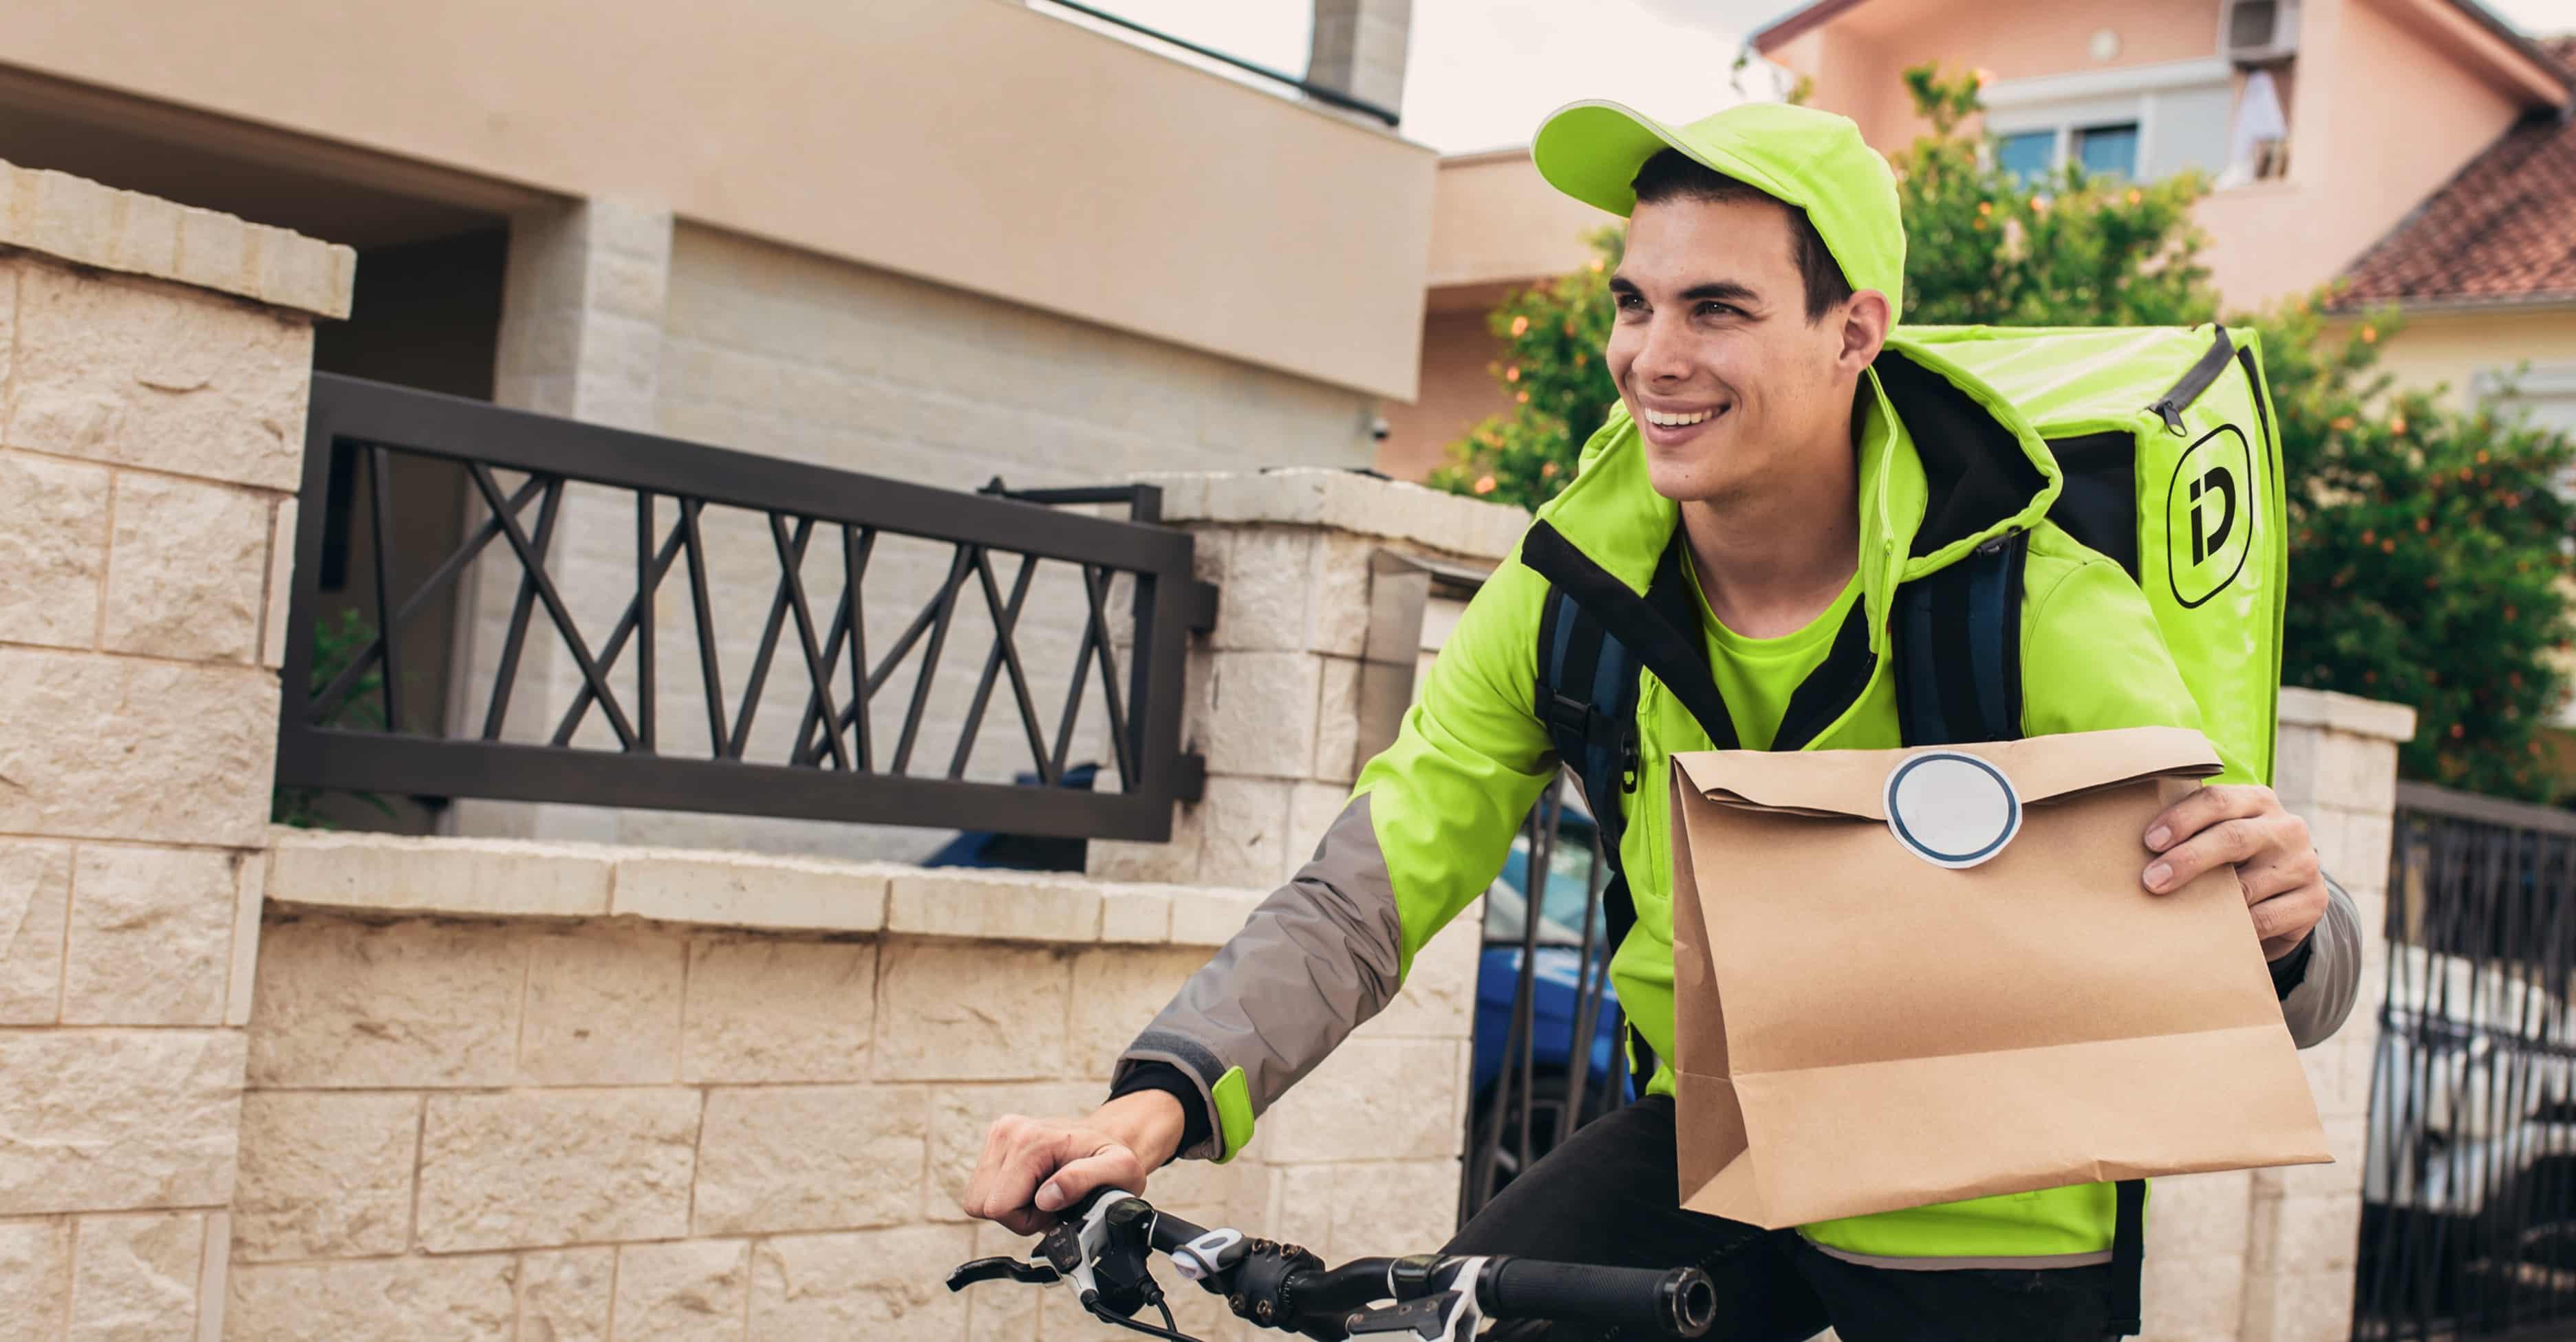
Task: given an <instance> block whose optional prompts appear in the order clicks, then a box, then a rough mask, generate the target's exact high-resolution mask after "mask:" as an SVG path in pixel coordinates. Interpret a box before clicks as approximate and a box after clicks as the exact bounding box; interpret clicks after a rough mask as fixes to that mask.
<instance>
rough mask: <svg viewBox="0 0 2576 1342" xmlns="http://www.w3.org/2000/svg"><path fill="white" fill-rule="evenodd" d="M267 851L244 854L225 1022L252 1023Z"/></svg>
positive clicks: (227, 978)
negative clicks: (251, 998)
mask: <svg viewBox="0 0 2576 1342" xmlns="http://www.w3.org/2000/svg"><path fill="white" fill-rule="evenodd" d="M268 863H269V855H268V854H267V853H246V854H244V855H243V856H242V862H241V873H240V876H239V879H238V880H236V881H235V883H234V885H235V889H234V890H233V958H232V964H231V965H230V966H228V967H227V968H226V969H225V971H224V1024H226V1025H248V1024H250V989H251V978H252V976H253V975H254V974H256V973H258V971H259V918H260V914H261V913H262V912H264V911H265V910H266V909H267V907H268Z"/></svg>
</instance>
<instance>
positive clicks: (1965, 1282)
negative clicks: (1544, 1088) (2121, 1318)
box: [1446, 1095, 2111, 1342]
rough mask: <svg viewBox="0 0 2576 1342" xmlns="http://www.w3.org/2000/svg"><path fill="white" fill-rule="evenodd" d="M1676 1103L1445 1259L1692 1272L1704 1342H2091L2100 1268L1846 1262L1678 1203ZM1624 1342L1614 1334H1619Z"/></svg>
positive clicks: (1511, 1196)
mask: <svg viewBox="0 0 2576 1342" xmlns="http://www.w3.org/2000/svg"><path fill="white" fill-rule="evenodd" d="M1678 1183H1679V1175H1678V1174H1677V1172H1676V1170H1675V1167H1674V1157H1673V1103H1672V1101H1671V1100H1670V1099H1668V1098H1666V1097H1664V1096H1661V1095H1650V1096H1648V1097H1646V1098H1645V1099H1644V1100H1641V1101H1639V1102H1637V1103H1636V1104H1632V1105H1629V1106H1628V1107H1627V1108H1625V1109H1621V1110H1618V1111H1616V1112H1613V1113H1611V1114H1609V1115H1608V1116H1606V1117H1604V1118H1602V1119H1600V1120H1599V1121H1597V1122H1595V1123H1593V1124H1591V1125H1589V1126H1587V1127H1585V1128H1584V1129H1583V1130H1582V1131H1581V1132H1578V1133H1576V1134H1575V1135H1574V1139H1573V1140H1572V1141H1569V1142H1567V1143H1566V1144H1565V1145H1563V1146H1561V1147H1559V1148H1557V1149H1556V1150H1554V1151H1551V1152H1549V1153H1548V1155H1547V1157H1546V1158H1545V1159H1543V1160H1540V1161H1538V1162H1537V1163H1535V1164H1534V1165H1532V1166H1531V1167H1530V1169H1529V1171H1528V1172H1527V1173H1525V1174H1523V1175H1522V1176H1520V1177H1519V1178H1517V1179H1514V1180H1513V1181H1512V1182H1511V1184H1510V1185H1509V1186H1508V1187H1506V1188H1505V1189H1504V1190H1503V1191H1502V1193H1501V1194H1499V1195H1498V1196H1496V1197H1495V1199H1494V1200H1493V1201H1492V1202H1491V1203H1489V1204H1487V1205H1486V1207H1485V1209H1484V1210H1483V1211H1481V1212H1478V1213H1477V1214H1476V1218H1475V1219H1474V1220H1472V1221H1470V1222H1468V1223H1467V1226H1466V1228H1465V1229H1463V1230H1460V1231H1459V1232H1458V1236H1457V1238H1456V1239H1453V1240H1451V1241H1450V1242H1449V1247H1448V1249H1447V1250H1446V1252H1449V1253H1455V1254H1514V1255H1519V1256H1522V1257H1528V1258H1548V1259H1556V1260H1559V1261H1563V1262H1574V1263H1600V1264H1604V1265H1610V1266H1620V1267H1655V1268H1665V1267H1681V1266H1684V1265H1690V1266H1695V1267H1697V1268H1699V1269H1700V1270H1701V1271H1703V1272H1706V1273H1707V1274H1708V1275H1709V1279H1710V1280H1711V1281H1712V1282H1714V1283H1715V1284H1716V1286H1717V1326H1716V1327H1715V1328H1713V1329H1711V1330H1710V1331H1709V1334H1708V1337H1709V1342H1805V1339H1807V1338H1810V1337H1813V1336H1814V1335H1816V1334H1817V1333H1820V1332H1822V1331H1824V1329H1825V1328H1826V1327H1827V1326H1828V1325H1830V1326H1832V1328H1833V1329H1834V1331H1835V1333H1837V1334H1838V1335H1839V1336H1840V1337H1841V1338H1842V1342H1972V1340H1973V1342H2101V1339H2102V1338H2104V1337H2106V1336H2108V1334H2109V1318H2110V1299H2111V1269H2110V1268H2109V1267H2108V1266H2101V1267H2072V1268H2051V1269H2048V1270H2046V1271H1980V1270H1976V1269H1964V1270H1959V1271H1935V1272H1912V1271H1903V1270H1897V1269H1887V1268H1869V1267H1861V1266H1858V1265H1855V1264H1852V1263H1846V1262H1844V1261H1842V1260H1841V1259H1838V1258H1835V1257H1833V1256H1832V1255H1830V1254H1826V1253H1823V1252H1821V1251H1819V1250H1817V1249H1816V1248H1815V1246H1813V1245H1811V1244H1809V1243H1807V1242H1806V1241H1805V1240H1804V1239H1802V1238H1800V1237H1799V1235H1798V1232H1796V1231H1794V1230H1761V1229H1757V1228H1755V1227H1753V1226H1749V1225H1745V1224H1743V1223H1742V1222H1739V1221H1728V1220H1724V1219H1721V1218H1719V1217H1715V1216H1702V1215H1700V1214H1699V1213H1697V1212H1688V1211H1683V1210H1682V1209H1681V1208H1679V1207H1678V1206H1676V1205H1675V1203H1676V1201H1677V1198H1676V1193H1675V1190H1676V1187H1677V1186H1678ZM1486 1336H1487V1337H1488V1338H1490V1339H1497V1340H1499V1339H1505V1338H1509V1339H1513V1342H1523V1340H1528V1342H1536V1340H1537V1339H1546V1342H1576V1340H1577V1339H1581V1340H1583V1342H1593V1340H1595V1339H1606V1338H1608V1337H1611V1336H1613V1334H1611V1333H1610V1332H1608V1331H1607V1330H1604V1329H1601V1328H1599V1327H1586V1326H1579V1325H1572V1324H1566V1325H1557V1326H1553V1327H1551V1326H1550V1325H1548V1324H1545V1323H1528V1322H1523V1323H1505V1324H1500V1325H1497V1326H1496V1327H1495V1328H1494V1330H1493V1331H1492V1332H1489V1333H1488V1334H1487V1335H1486ZM1621 1336H1625V1335H1621Z"/></svg>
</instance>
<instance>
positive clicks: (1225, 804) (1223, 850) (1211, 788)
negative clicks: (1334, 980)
mask: <svg viewBox="0 0 2576 1342" xmlns="http://www.w3.org/2000/svg"><path fill="white" fill-rule="evenodd" d="M1245 655H1247V656H1250V655H1254V654H1245ZM1281 711H1284V710H1281ZM1290 790H1291V789H1290V786H1289V784H1287V783H1284V782H1276V781H1273V780H1270V779H1266V778H1231V777H1223V776H1217V777H1211V778H1209V779H1208V780H1207V800H1205V801H1204V802H1202V803H1200V805H1199V810H1201V811H1203V812H1205V815H1204V817H1203V819H1202V824H1203V825H1204V827H1205V830H1206V835H1207V837H1206V840H1205V843H1204V845H1203V846H1202V847H1201V849H1200V851H1199V870H1198V877H1197V879H1198V881H1199V882H1200V883H1201V884H1204V885H1214V886H1224V887H1227V888H1230V889H1235V890H1265V891H1266V890H1272V889H1275V888H1277V887H1278V884H1279V872H1280V869H1281V867H1282V866H1283V865H1284V864H1285V863H1286V861H1287V858H1288V794H1289V792H1290ZM1172 939H1173V940H1174V941H1179V940H1181V917H1180V910H1179V908H1178V907H1177V906H1175V908H1174V909H1173V916H1172Z"/></svg>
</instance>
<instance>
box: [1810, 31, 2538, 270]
mask: <svg viewBox="0 0 2576 1342" xmlns="http://www.w3.org/2000/svg"><path fill="white" fill-rule="evenodd" d="M2103 28H2107V29H2109V30H2110V31H2112V32H2114V33H2115V34H2117V35H2118V36H2119V38H2120V50H2119V54H2118V55H2117V56H2115V57H2114V58H2113V59H2112V60H2110V61H2108V62H2102V61H2096V60H2094V59H2093V58H2092V56H2091V54H2090V52H2089V51H2088V50H2087V49H2086V44H2087V43H2088V42H2089V40H2090V38H2091V36H2092V34H2093V33H2094V32H2095V31H2096V30H2097V29H2103ZM2218 43H2219V6H2218V5H2217V4H2216V3H2215V0H2158V3H2155V4H2151V5H2129V6H2122V7H2121V8H2120V10H2119V12H2118V13H2117V14H2116V15H2114V14H2110V13H2108V12H2106V13H2105V15H2104V16H2103V19H2102V21H2101V22H2099V23H2091V22H2074V23H2070V22H2067V21H2066V19H2065V16H2064V14H2063V12H2062V7H2061V6H2053V5H2049V4H2045V3H2042V2H2041V0H2010V2H2008V3H2002V4H1993V5H1978V6H1963V5H1958V4H1955V3H1948V2H1947V0H1939V2H1936V0H1871V3H1868V4H1863V5H1860V6H1858V7H1856V8H1854V9H1852V10H1850V11H1849V12H1847V13H1845V14H1843V15H1840V16H1837V17H1835V18H1832V19H1830V20H1827V21H1826V22H1825V23H1824V24H1823V25H1821V26H1819V27H1817V28H1813V29H1810V30H1808V31H1806V32H1804V33H1802V34H1799V35H1798V36H1796V37H1793V38H1791V39H1790V40H1788V41H1786V42H1783V43H1781V44H1779V45H1778V46H1777V47H1776V48H1775V49H1774V50H1773V51H1772V52H1771V53H1770V54H1771V57H1772V59H1774V60H1777V61H1779V62H1780V63H1781V64H1783V65H1785V66H1787V67H1788V68H1789V69H1791V70H1794V71H1798V72H1800V73H1803V74H1806V75H1809V76H1810V77H1812V78H1813V79H1814V80H1815V89H1814V96H1813V98H1812V102H1813V105H1815V106H1818V107H1822V108H1824V109H1826V110H1828V111H1833V112H1840V113H1842V114H1844V115H1846V116H1849V117H1851V118H1853V119H1854V120H1856V121H1858V122H1859V123H1860V126H1861V131H1862V133H1863V134H1864V135H1865V136H1866V137H1867V138H1868V139H1869V142H1870V143H1871V144H1874V145H1877V146H1879V147H1880V148H1881V149H1885V150H1891V151H1892V150H1895V149H1898V148H1901V147H1902V146H1904V145H1905V144H1907V143H1908V142H1910V141H1911V140H1912V139H1913V138H1914V137H1915V136H1917V135H1919V134H1922V133H1924V132H1925V131H1927V130H1928V129H1929V127H1928V126H1927V125H1925V123H1924V122H1923V121H1922V120H1921V119H1920V118H1918V117H1916V116H1915V115H1914V114H1913V111H1912V108H1911V104H1910V103H1909V101H1908V98H1907V95H1906V92H1905V90H1904V88H1903V86H1902V84H1901V82H1900V80H1899V74H1900V72H1902V71H1903V70H1904V69H1905V68H1906V67H1908V66H1911V65H1915V64H1919V63H1921V62H1923V61H1927V60H1936V59H1937V60H1939V61H1941V62H1942V63H1943V64H1944V65H1945V66H1947V67H1948V68H1950V69H1951V70H1953V71H1956V70H1959V69H1962V68H1977V69H1983V70H1986V71H1988V72H1989V73H1991V74H1992V76H1993V77H1994V78H1995V79H1997V80H1998V81H2009V80H2018V79H2029V78H2038V77H2045V76H2059V75H2070V74H2075V73H2087V72H2111V71H2116V70H2119V69H2121V68H2124V67H2130V66H2141V65H2155V64H2160V63H2170V62H2176V61H2184V60H2193V59H2204V58H2210V57H2214V56H2216V55H2217V54H2218V52H2219V45H2218ZM2238 82H2239V84H2240V86H2241V83H2242V81H2241V79H2240V80H2239V81H2238ZM2287 96H2288V99H2289V103H2290V105H2289V106H2288V107H2287V108H2286V109H2285V110H2286V111H2287V113H2288V117H2289V123H2290V141H2291V146H2292V154H2291V167H2290V174H2289V176H2288V177H2286V178H2284V179H2279V180H2274V181H2263V182H2255V183H2251V184H2248V185H2245V186H2240V187H2234V188H2231V189H2229V190H2225V191H2219V192H2216V193H2214V194H2212V195H2211V196H2209V197H2208V198H2207V199H2205V200H2203V201H2202V202H2201V203H2200V206H2199V208H2198V210H2197V212H2196V215H2197V218H2198V221H2199V223H2200V225H2201V227H2202V228H2203V229H2205V230H2207V232H2208V233H2209V235H2210V239H2211V247H2210V249H2209V251H2208V253H2207V254H2206V260H2207V262H2208V264H2209V267H2210V272H2211V275H2212V278H2213V280H2214V282H2215V283H2216V284H2217V286H2218V289H2219V291H2220V293H2222V294H2223V295H2224V296H2225V298H2226V301H2227V303H2228V304H2229V306H2230V307H2232V308H2240V309H2246V308H2255V307H2260V306H2262V305H2264V304H2266V303H2269V302H2271V301H2273V300H2275V299H2278V298H2281V297H2284V296H2286V295H2290V294H2295V293H2301V292H2305V291H2307V290H2310V289H2313V288H2315V287H2316V286H2318V285H2320V284H2323V283H2325V282H2326V281H2327V280H2329V279H2331V278H2332V277H2333V276H2335V275H2336V274H2337V273H2339V272H2341V271H2342V269H2343V268H2344V267H2345V266H2347V265H2349V264H2350V263H2351V262H2352V261H2353V260H2354V259H2355V258H2357V257H2359V256H2360V255H2361V253H2362V252H2363V251H2364V250H2366V249H2367V248H2368V247H2369V246H2370V244H2372V243H2373V242H2376V241H2377V240H2378V239H2379V238H2380V237H2381V236H2382V235H2384V234H2385V233H2387V231H2388V230H2389V229H2390V228H2391V227H2393V226H2395V224H2396V223H2397V222H2398V221H2399V220H2400V219H2402V218H2404V217H2405V215H2406V213H2407V211H2409V210H2411V209H2413V208H2414V207H2415V205H2416V204H2417V203H2418V202H2419V201H2421V200H2423V198H2424V197H2425V196H2426V195H2427V194H2429V193H2430V192H2432V191H2433V190H2434V189H2435V188H2436V187H2439V186H2440V185H2441V184H2442V183H2443V182H2444V181H2447V180H2448V179H2449V178H2450V176H2451V174H2453V173H2454V172H2456V171H2458V170H2459V168H2460V166H2461V165H2462V164H2464V163H2466V162H2467V161H2468V160H2469V159H2470V158H2471V157H2473V156H2474V155H2475V154H2476V153H2477V152H2478V151H2479V150H2481V149H2483V148H2485V147H2486V146H2487V145H2488V144H2489V143H2491V142H2492V141H2493V140H2494V139H2495V138H2496V137H2497V136H2498V135H2500V134H2502V133H2503V132H2504V130H2505V128H2506V127H2508V126H2510V125H2511V124H2512V123H2513V121H2514V119H2515V117H2517V116H2518V115H2520V114H2521V112H2522V111H2523V110H2524V109H2526V108H2536V107H2542V106H2548V105H2552V104H2554V103H2559V102H2564V101H2565V99H2566V97H2567V94H2566V91H2565V90H2564V89H2563V88H2560V87H2559V86H2558V85H2557V84H2556V83H2555V82H2554V81H2553V80H2551V79H2550V78H2549V77H2548V76H2547V75H2546V74H2545V73H2544V72H2543V71H2541V70H2540V68H2539V67H2538V66H2537V65H2535V64H2533V63H2532V61H2531V60H2530V59H2529V58H2528V57H2526V56H2524V55H2522V54H2521V53H2519V52H2517V51H2515V50H2513V49H2511V48H2510V47H2508V46H2507V45H2506V44H2505V43H2504V42H2503V41H2502V40H2501V39H2499V38H2497V37H2495V36H2494V35H2493V34H2492V33H2489V32H2487V31H2485V30H2484V29H2482V28H2480V27H2478V26H2477V25H2476V24H2475V23H2474V22H2472V21H2471V20H2469V19H2467V18H2465V17H2464V16H2462V15H2460V14H2459V13H2458V9H2457V6H2455V5H2454V4H2452V3H2451V0H2308V3H2305V4H2302V5H2301V6H2299V33H2298V55H2297V59H2296V63H2295V65H2294V66H2293V67H2292V78H2291V79H2290V80H2289V81H2288V88H2287Z"/></svg>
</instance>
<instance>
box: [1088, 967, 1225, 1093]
mask: <svg viewBox="0 0 2576 1342" xmlns="http://www.w3.org/2000/svg"><path fill="white" fill-rule="evenodd" d="M1207 959H1208V957H1207V952H1206V951H1205V950H1203V949H1200V948H1198V947H1195V946H1179V947H1154V948H1152V949H1142V948H1132V947H1120V948H1117V949H1115V950H1107V949H1104V950H1091V951H1084V952H1083V953H1082V954H1080V955H1077V956H1075V957H1074V960H1073V1041H1072V1042H1073V1054H1072V1062H1073V1066H1074V1068H1075V1069H1076V1074H1077V1075H1080V1076H1084V1077H1094V1078H1097V1079H1099V1080H1100V1081H1101V1082H1103V1083H1104V1084H1105V1083H1106V1082H1107V1081H1108V1080H1109V1072H1110V1069H1111V1068H1112V1067H1114V1066H1115V1065H1116V1064H1117V1062H1118V1055H1119V1054H1121V1053H1124V1052H1126V1051H1127V1046H1128V1045H1129V1044H1131V1043H1133V1042H1135V1039H1136V1034H1137V1032H1138V1031H1139V1030H1142V1029H1144V1028H1145V1023H1146V1022H1147V1021H1150V1020H1152V1019H1153V1018H1154V1013H1156V1012H1158V1011H1161V1010H1162V1009H1163V1005H1164V1004H1165V1003H1167V1002H1169V1001H1171V1000H1172V994H1173V993H1175V992H1178V991H1179V990H1180V986H1181V984H1182V982H1183V981H1184V980H1186V979H1188V978H1189V976H1190V975H1192V974H1194V973H1197V972H1198V969H1199V966H1201V965H1204V964H1206V963H1207Z"/></svg>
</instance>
